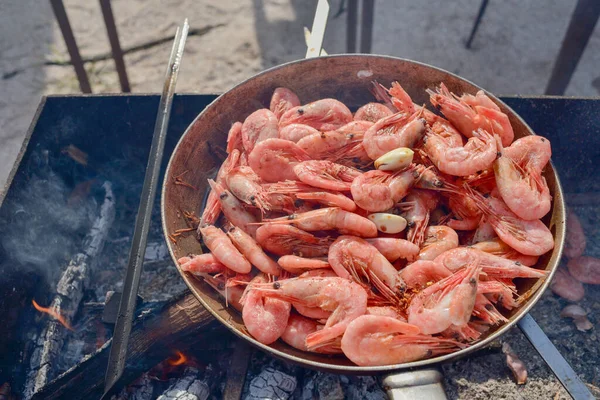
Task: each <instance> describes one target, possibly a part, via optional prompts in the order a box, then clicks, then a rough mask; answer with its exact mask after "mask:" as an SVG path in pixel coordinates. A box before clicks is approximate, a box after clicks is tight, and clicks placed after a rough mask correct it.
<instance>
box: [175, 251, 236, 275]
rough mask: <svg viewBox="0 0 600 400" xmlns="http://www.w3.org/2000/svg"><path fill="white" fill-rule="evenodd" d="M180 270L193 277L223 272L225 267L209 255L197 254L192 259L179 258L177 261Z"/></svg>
mask: <svg viewBox="0 0 600 400" xmlns="http://www.w3.org/2000/svg"><path fill="white" fill-rule="evenodd" d="M177 262H178V263H179V264H180V267H181V270H182V271H186V272H191V273H192V274H194V275H197V274H200V273H205V274H215V273H221V272H224V271H225V269H226V268H227V267H225V265H223V263H222V262H221V261H219V260H218V259H217V258H216V257H215V256H213V255H212V254H211V253H204V254H198V255H195V256H193V257H181V258H180V259H178V260H177Z"/></svg>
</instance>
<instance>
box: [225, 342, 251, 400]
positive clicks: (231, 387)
mask: <svg viewBox="0 0 600 400" xmlns="http://www.w3.org/2000/svg"><path fill="white" fill-rule="evenodd" d="M252 352H253V348H252V347H251V346H250V345H249V344H248V343H247V342H246V341H245V340H242V339H238V341H237V343H236V345H235V350H234V351H233V355H232V356H231V364H230V365H229V370H228V371H227V382H226V383H225V389H224V390H223V400H239V399H240V397H241V396H242V390H243V389H244V382H245V381H246V374H247V372H248V365H249V364H250V359H251V358H252Z"/></svg>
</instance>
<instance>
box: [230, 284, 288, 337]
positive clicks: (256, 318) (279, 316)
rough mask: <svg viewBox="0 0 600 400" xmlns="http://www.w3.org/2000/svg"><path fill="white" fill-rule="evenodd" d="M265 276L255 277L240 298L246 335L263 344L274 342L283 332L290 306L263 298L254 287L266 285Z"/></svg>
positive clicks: (286, 303)
mask: <svg viewBox="0 0 600 400" xmlns="http://www.w3.org/2000/svg"><path fill="white" fill-rule="evenodd" d="M267 282H268V279H267V277H266V276H265V275H263V274H259V275H257V276H256V277H255V278H254V279H252V281H251V282H250V284H249V285H248V287H247V288H246V292H245V293H244V296H243V297H242V301H241V303H242V306H243V308H242V319H243V320H244V326H245V327H246V329H247V330H248V333H250V335H252V337H254V338H255V339H256V340H258V341H259V342H261V343H263V344H271V343H273V342H275V341H276V340H277V339H279V337H280V336H281V335H282V334H283V332H285V329H286V327H287V323H288V318H289V316H290V310H291V309H292V305H291V304H290V303H289V302H287V301H284V300H281V299H276V298H272V297H267V296H264V294H263V293H262V292H261V291H260V290H256V289H255V288H254V286H255V285H260V284H264V283H267Z"/></svg>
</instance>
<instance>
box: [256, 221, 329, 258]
mask: <svg viewBox="0 0 600 400" xmlns="http://www.w3.org/2000/svg"><path fill="white" fill-rule="evenodd" d="M256 241H257V242H258V243H259V244H260V245H261V246H262V247H263V248H264V249H266V250H268V251H270V252H271V253H273V254H277V255H279V256H283V255H288V254H296V255H300V256H302V257H322V256H326V255H327V252H328V250H329V245H330V244H331V243H332V242H333V240H332V239H330V238H319V237H316V236H314V235H312V234H310V233H308V232H305V231H303V230H300V229H298V228H296V227H293V226H289V225H279V224H265V225H262V226H261V227H259V228H258V229H257V230H256Z"/></svg>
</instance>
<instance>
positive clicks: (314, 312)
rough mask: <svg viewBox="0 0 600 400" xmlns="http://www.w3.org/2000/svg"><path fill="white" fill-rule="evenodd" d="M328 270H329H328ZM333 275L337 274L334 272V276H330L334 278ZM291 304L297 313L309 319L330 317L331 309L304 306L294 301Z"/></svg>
mask: <svg viewBox="0 0 600 400" xmlns="http://www.w3.org/2000/svg"><path fill="white" fill-rule="evenodd" d="M329 271H331V270H329ZM319 277H321V278H327V277H328V276H319ZM334 277H337V275H335V274H334V276H331V277H330V278H334ZM293 306H294V308H295V309H296V311H298V314H300V315H302V316H303V317H306V318H311V319H316V320H327V318H329V317H331V311H325V310H322V309H320V308H319V307H307V306H304V305H302V304H298V303H294V304H293Z"/></svg>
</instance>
